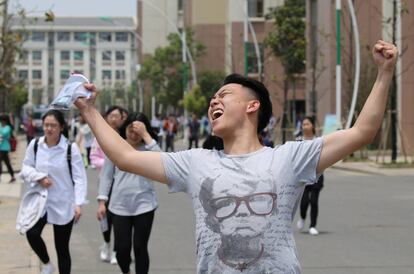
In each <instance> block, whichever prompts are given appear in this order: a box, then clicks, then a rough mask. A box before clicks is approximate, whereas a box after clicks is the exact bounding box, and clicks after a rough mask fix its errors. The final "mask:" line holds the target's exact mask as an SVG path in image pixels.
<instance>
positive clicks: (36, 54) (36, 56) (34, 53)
mask: <svg viewBox="0 0 414 274" xmlns="http://www.w3.org/2000/svg"><path fill="white" fill-rule="evenodd" d="M32 60H33V61H41V60H42V52H41V51H40V50H34V51H32Z"/></svg>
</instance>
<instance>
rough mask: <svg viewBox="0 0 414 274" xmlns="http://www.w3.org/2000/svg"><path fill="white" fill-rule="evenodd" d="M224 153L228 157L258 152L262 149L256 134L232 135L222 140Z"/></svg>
mask: <svg viewBox="0 0 414 274" xmlns="http://www.w3.org/2000/svg"><path fill="white" fill-rule="evenodd" d="M223 145H224V153H226V154H229V155H241V154H247V153H252V152H255V151H258V150H259V149H261V148H262V147H263V145H262V144H261V143H260V142H259V137H258V136H257V134H256V133H252V134H240V135H237V134H234V135H232V136H229V137H224V138H223Z"/></svg>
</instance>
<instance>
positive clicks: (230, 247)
mask: <svg viewBox="0 0 414 274" xmlns="http://www.w3.org/2000/svg"><path fill="white" fill-rule="evenodd" d="M269 175H270V174H269ZM199 198H200V201H201V204H202V205H203V208H204V211H205V213H206V214H207V215H206V218H205V220H206V224H207V226H208V227H209V228H210V229H211V230H213V231H214V232H216V233H218V234H219V235H220V239H221V243H220V246H219V250H218V252H217V253H218V256H219V259H220V260H221V261H222V262H223V263H225V264H226V265H228V266H234V267H233V268H236V269H239V268H240V267H242V266H243V267H247V265H246V262H255V260H256V259H259V258H260V256H261V255H262V254H263V252H264V251H263V243H262V238H263V234H264V232H265V231H266V229H267V228H269V226H270V217H271V216H272V215H274V214H276V211H277V210H276V206H277V195H276V184H275V183H274V182H273V180H272V178H271V176H265V177H264V178H256V180H253V179H250V180H249V179H243V178H242V177H241V176H237V175H236V176H229V175H228V174H227V175H223V176H218V177H216V178H207V179H205V180H204V181H203V183H202V185H201V190H200V196H199ZM220 254H222V256H220ZM244 255H247V256H248V257H244ZM233 259H234V260H236V261H237V262H238V263H235V264H230V263H228V262H230V261H232V260H233Z"/></svg>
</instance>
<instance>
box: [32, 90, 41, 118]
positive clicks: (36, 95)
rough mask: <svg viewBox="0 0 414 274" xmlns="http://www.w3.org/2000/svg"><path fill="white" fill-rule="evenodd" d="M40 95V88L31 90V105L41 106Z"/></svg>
mask: <svg viewBox="0 0 414 274" xmlns="http://www.w3.org/2000/svg"><path fill="white" fill-rule="evenodd" d="M42 93H43V89H41V88H34V89H33V95H32V96H33V97H32V103H33V104H34V105H40V104H41V102H42ZM37 113H39V112H37ZM33 118H35V117H33ZM40 118H41V117H40Z"/></svg>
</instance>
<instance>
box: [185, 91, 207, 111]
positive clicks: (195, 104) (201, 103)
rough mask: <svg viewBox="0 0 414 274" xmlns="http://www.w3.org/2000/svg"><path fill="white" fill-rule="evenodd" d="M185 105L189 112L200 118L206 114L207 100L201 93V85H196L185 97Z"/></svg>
mask: <svg viewBox="0 0 414 274" xmlns="http://www.w3.org/2000/svg"><path fill="white" fill-rule="evenodd" d="M183 105H184V108H185V109H186V110H187V111H188V112H190V113H195V114H197V115H198V116H199V117H201V116H202V114H204V112H205V109H206V105H207V99H206V97H205V96H204V95H203V94H202V93H201V88H200V86H199V85H195V86H194V87H193V88H192V89H191V91H189V92H188V93H187V94H186V95H185V96H184V100H183Z"/></svg>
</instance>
